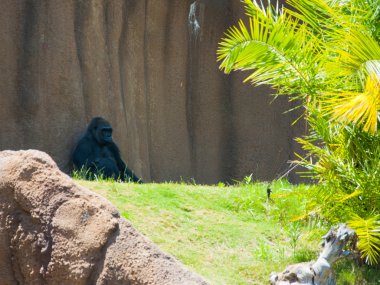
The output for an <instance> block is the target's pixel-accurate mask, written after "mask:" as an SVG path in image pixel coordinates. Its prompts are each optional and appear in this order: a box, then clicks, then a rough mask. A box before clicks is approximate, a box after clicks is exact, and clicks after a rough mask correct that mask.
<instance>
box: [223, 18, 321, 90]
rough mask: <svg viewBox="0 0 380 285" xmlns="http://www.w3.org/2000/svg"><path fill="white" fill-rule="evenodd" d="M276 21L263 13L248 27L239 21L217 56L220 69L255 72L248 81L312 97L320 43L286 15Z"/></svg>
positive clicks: (228, 34) (252, 20)
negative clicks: (303, 93)
mask: <svg viewBox="0 0 380 285" xmlns="http://www.w3.org/2000/svg"><path fill="white" fill-rule="evenodd" d="M275 19H276V20H274V18H273V17H272V16H271V15H269V14H266V15H264V14H263V12H262V13H261V14H257V15H254V16H252V17H251V18H250V19H249V27H246V26H245V25H244V23H243V22H242V21H240V22H239V24H238V26H233V27H232V28H230V29H229V30H228V31H227V33H226V37H225V38H224V39H222V42H221V43H220V45H219V49H218V52H217V54H218V60H219V61H221V64H220V68H221V69H223V70H224V71H225V72H226V73H229V72H230V71H232V70H254V72H253V73H252V74H251V75H250V76H249V77H248V78H247V79H246V81H247V80H248V81H251V82H252V83H253V84H270V85H272V86H273V87H277V88H284V87H285V88H286V91H289V90H291V91H292V92H293V93H301V92H302V88H303V89H305V90H303V91H304V92H305V91H308V92H309V93H312V92H311V89H312V85H313V79H314V76H315V74H317V71H316V70H317V68H318V60H319V57H318V56H319V52H318V48H319V40H318V39H317V38H315V37H313V36H312V35H311V34H310V33H309V32H308V30H307V29H306V26H303V25H301V24H300V23H299V21H298V20H295V19H293V18H292V17H290V16H289V15H288V14H286V13H283V14H281V15H278V17H277V18H275ZM292 89H293V90H292ZM280 93H281V92H280ZM290 93H291V92H290Z"/></svg>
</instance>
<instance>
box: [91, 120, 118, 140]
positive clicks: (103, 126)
mask: <svg viewBox="0 0 380 285" xmlns="http://www.w3.org/2000/svg"><path fill="white" fill-rule="evenodd" d="M87 131H88V133H89V134H91V135H92V137H93V138H94V139H95V140H96V141H97V142H98V144H100V145H104V144H106V143H110V142H112V127H111V124H110V123H109V122H107V121H106V120H105V119H103V118H102V117H95V118H93V119H92V120H91V123H90V125H89V126H88V129H87Z"/></svg>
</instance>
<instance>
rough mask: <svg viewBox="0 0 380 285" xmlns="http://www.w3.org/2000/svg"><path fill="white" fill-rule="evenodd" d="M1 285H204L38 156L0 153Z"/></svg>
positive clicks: (44, 156) (101, 201) (36, 153)
mask: <svg viewBox="0 0 380 285" xmlns="http://www.w3.org/2000/svg"><path fill="white" fill-rule="evenodd" d="M0 280H1V281H0V283H1V285H16V284H21V285H24V284H25V285H26V284H33V285H39V284H45V285H89V284H91V285H92V284H97V285H100V284H103V285H105V284H112V285H121V284H125V285H133V284H178V285H179V284H207V283H206V282H205V281H203V280H202V279H201V278H200V277H199V276H197V275H196V274H194V273H192V272H190V271H188V270H187V269H185V268H184V267H183V265H181V264H180V263H179V262H178V261H176V260H175V259H174V258H173V257H170V256H169V255H167V254H165V253H163V252H162V251H160V250H159V249H158V248H157V247H156V246H155V245H154V244H153V243H152V242H150V241H149V240H147V239H146V238H144V237H143V236H142V235H141V234H139V233H138V232H137V231H136V230H135V229H134V228H133V227H132V226H131V225H130V224H129V222H128V221H126V220H124V219H123V218H121V217H120V216H119V213H118V212H117V210H116V209H115V208H114V207H113V206H112V205H111V204H110V203H109V202H108V201H107V200H105V199H104V198H102V197H100V196H98V195H96V194H95V193H93V192H91V191H89V190H87V189H85V188H83V187H81V186H78V185H77V184H75V183H74V182H73V181H72V180H71V179H70V177H68V176H67V175H65V174H63V173H62V172H61V171H60V170H59V169H58V167H57V166H56V164H55V162H54V161H53V160H52V159H51V158H50V157H49V156H48V155H47V154H45V153H42V152H39V151H34V150H29V151H18V152H14V151H3V152H0Z"/></svg>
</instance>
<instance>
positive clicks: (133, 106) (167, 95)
mask: <svg viewBox="0 0 380 285" xmlns="http://www.w3.org/2000/svg"><path fill="white" fill-rule="evenodd" d="M0 3H1V7H2V8H1V10H0V38H1V39H2V42H1V43H0V66H1V69H2V72H1V73H0V90H1V91H0V92H1V95H0V106H1V112H0V119H1V121H2V122H3V123H2V124H1V125H0V133H1V134H2V135H1V136H0V149H25V148H35V149H40V150H43V151H46V152H48V153H49V154H50V155H51V156H52V157H53V158H54V160H55V161H57V163H58V165H59V166H60V168H61V169H63V170H64V171H69V170H70V166H71V164H70V155H71V152H72V150H73V148H74V145H75V143H76V141H77V140H78V138H79V137H80V134H81V133H82V132H83V131H84V129H85V128H86V125H87V123H88V122H89V121H90V119H91V118H92V117H94V116H98V115H100V116H103V117H105V118H107V119H108V120H109V121H110V122H111V123H112V124H113V127H114V129H115V141H116V142H117V143H118V145H119V146H120V149H121V152H122V155H123V157H124V158H125V160H126V162H127V164H128V165H129V167H130V168H132V169H134V170H135V172H136V173H137V174H138V175H139V176H141V177H142V178H143V179H144V180H146V181H149V180H155V181H162V180H179V179H181V178H182V179H185V180H186V179H189V178H192V177H193V178H195V180H196V181H197V182H203V183H214V182H217V181H221V180H226V179H229V178H241V177H242V176H244V175H247V174H250V173H252V172H253V173H254V176H255V177H256V178H259V179H272V178H275V177H276V176H277V175H278V174H279V173H280V172H282V171H283V170H284V169H286V168H287V164H286V161H287V160H288V159H289V158H290V157H291V156H292V154H293V151H294V143H293V141H292V140H293V137H294V136H295V134H296V133H300V132H302V131H303V130H302V128H303V127H302V126H298V127H293V128H291V127H290V123H291V122H292V121H293V120H294V119H295V117H296V114H287V115H284V114H282V113H283V112H284V111H285V110H287V109H289V104H288V103H287V102H286V99H285V98H280V99H279V100H277V101H275V102H274V103H272V104H270V101H271V98H270V97H269V96H265V95H266V94H268V92H269V90H268V89H266V88H264V87H263V88H252V86H250V85H248V84H245V85H243V84H242V83H241V81H242V79H243V78H244V76H243V74H232V75H228V76H227V75H224V74H223V73H222V72H220V71H219V70H218V64H217V63H216V49H217V43H218V41H219V40H220V38H221V37H222V36H223V32H224V31H225V30H226V28H227V27H228V26H230V25H231V24H232V23H236V21H237V19H238V18H240V17H243V16H244V11H243V7H242V5H241V3H240V1H238V0H196V1H194V0H191V1H190V0H65V1H62V0H0Z"/></svg>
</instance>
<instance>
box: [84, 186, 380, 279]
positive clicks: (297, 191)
mask: <svg viewBox="0 0 380 285" xmlns="http://www.w3.org/2000/svg"><path fill="white" fill-rule="evenodd" d="M78 182H79V183H80V184H81V185H83V186H86V187H87V188H90V189H92V190H93V191H95V192H97V193H99V194H101V195H103V196H104V197H106V198H107V199H109V200H110V201H111V202H112V203H113V204H114V205H115V206H116V207H117V208H118V209H119V211H120V212H121V215H122V216H123V217H125V218H126V219H128V220H129V221H130V222H131V223H132V224H133V225H134V227H135V228H137V229H138V230H139V231H140V232H142V233H143V234H144V235H146V236H147V237H149V238H150V239H151V240H153V241H154V242H155V243H156V244H158V246H159V247H160V248H161V249H162V250H164V251H166V252H168V253H170V254H172V255H174V256H175V257H176V258H177V259H179V260H180V261H181V262H183V263H184V264H185V265H186V266H187V267H189V268H190V269H191V270H193V271H195V272H197V273H199V274H200V275H202V276H204V277H205V278H206V279H207V280H209V281H210V283H211V284H255V285H259V284H268V280H269V274H270V273H271V272H272V271H276V272H278V271H282V270H284V269H285V267H286V266H287V265H289V264H292V263H297V262H302V261H309V260H311V259H314V258H315V257H316V256H317V254H318V250H319V243H320V237H321V236H322V235H323V234H324V233H325V232H326V231H327V229H328V226H327V225H325V224H324V223H323V222H321V221H320V220H311V221H309V222H290V220H291V219H292V218H293V217H296V216H300V215H302V214H304V213H305V203H306V197H307V195H308V189H309V187H310V186H306V185H300V186H292V185H290V184H288V183H287V182H283V181H278V182H276V183H274V184H273V185H271V188H272V190H273V194H272V198H273V200H272V201H267V197H266V189H267V187H268V184H266V183H255V184H252V183H247V184H244V183H241V184H240V186H229V187H226V186H224V185H223V184H220V185H219V186H202V185H185V184H175V183H164V184H142V185H139V184H132V183H116V182H112V181H100V182H96V181H82V180H79V181H78ZM357 271H360V274H357ZM367 275H369V276H372V277H373V275H375V277H373V278H375V279H373V278H372V277H371V278H372V279H373V280H376V278H377V277H376V274H373V273H371V272H370V273H368V274H367V271H365V270H363V269H359V268H357V267H351V264H348V263H347V264H340V265H339V266H338V276H342V278H341V279H342V280H343V281H342V282H341V283H338V284H355V282H356V281H357V280H359V279H358V278H360V280H361V281H359V283H357V284H379V283H377V281H376V282H375V281H374V282H375V283H372V281H366V280H367V279H368V278H369V279H368V280H372V279H371V278H370V277H368V276H367ZM358 276H359V277H358ZM379 279H380V277H379V278H378V279H377V280H379ZM347 280H348V281H347ZM363 280H364V281H365V282H366V283H363V282H362V281H363ZM347 282H348V283H347ZM349 282H351V283H349ZM360 282H362V283H360Z"/></svg>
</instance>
